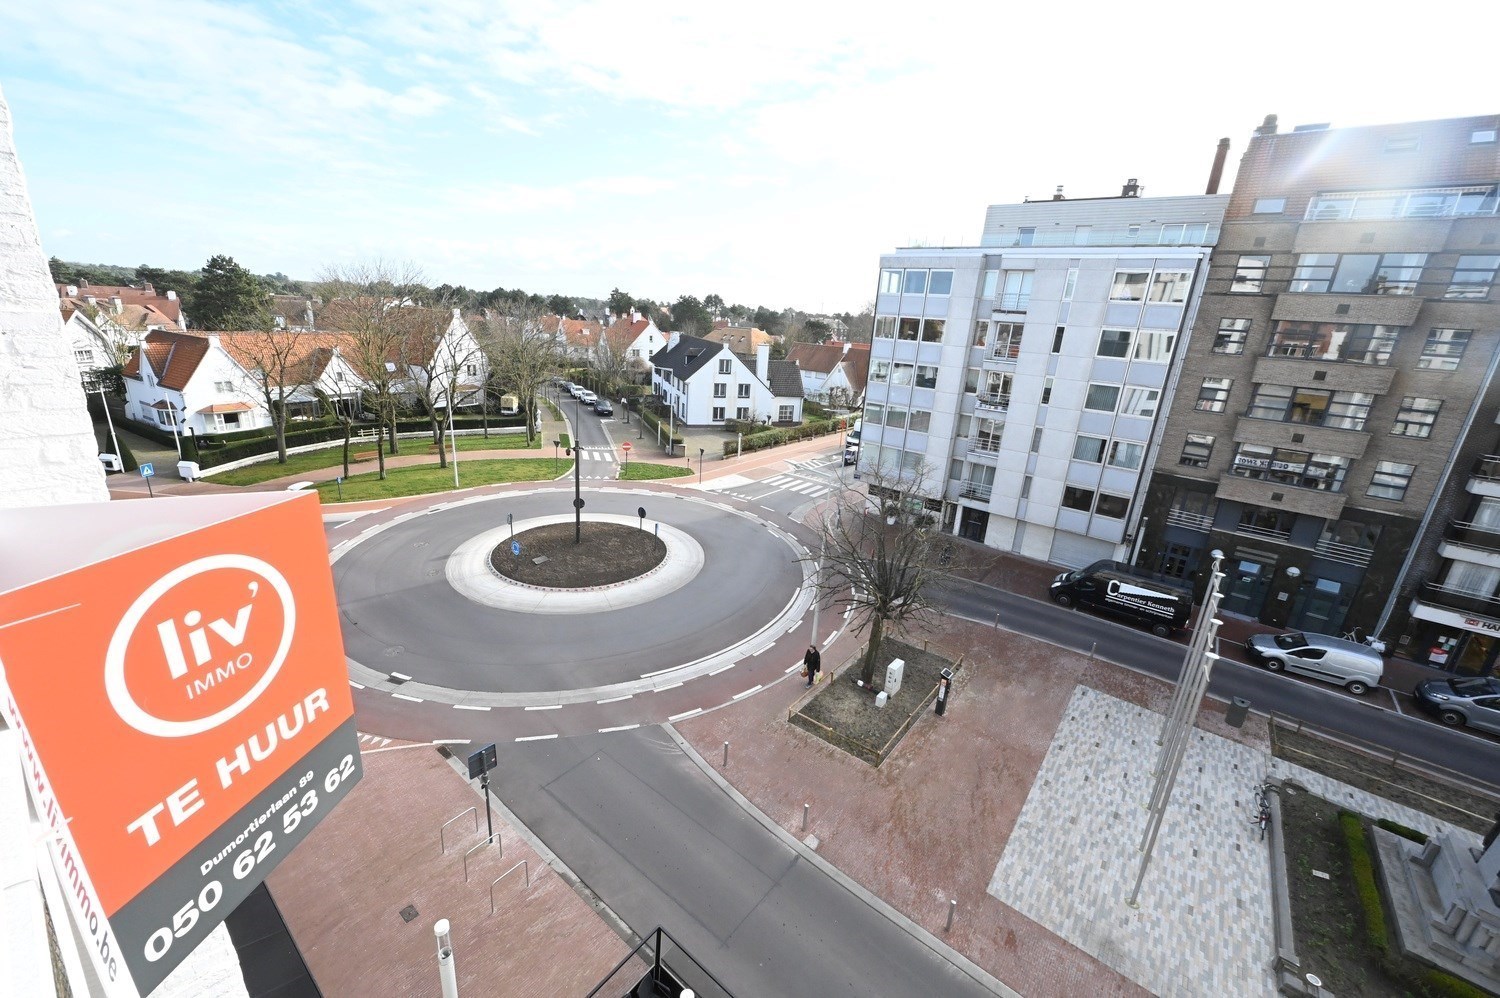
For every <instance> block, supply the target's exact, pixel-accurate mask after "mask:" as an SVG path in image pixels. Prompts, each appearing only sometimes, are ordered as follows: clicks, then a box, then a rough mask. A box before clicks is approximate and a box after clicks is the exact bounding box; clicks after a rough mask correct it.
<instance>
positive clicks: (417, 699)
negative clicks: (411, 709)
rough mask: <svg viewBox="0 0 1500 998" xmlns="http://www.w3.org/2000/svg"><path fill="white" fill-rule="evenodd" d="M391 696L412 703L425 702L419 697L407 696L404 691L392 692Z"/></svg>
mask: <svg viewBox="0 0 1500 998" xmlns="http://www.w3.org/2000/svg"><path fill="white" fill-rule="evenodd" d="M391 696H393V697H395V698H396V699H397V700H410V701H411V702H412V703H425V702H426V701H424V700H423V699H422V698H421V697H409V696H407V695H406V694H405V693H392V694H391Z"/></svg>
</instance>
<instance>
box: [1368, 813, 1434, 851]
mask: <svg viewBox="0 0 1500 998" xmlns="http://www.w3.org/2000/svg"><path fill="white" fill-rule="evenodd" d="M1375 824H1376V826H1377V827H1379V828H1384V829H1385V830H1386V831H1388V832H1391V833H1392V834H1395V835H1399V836H1401V837H1402V838H1403V839H1410V840H1411V841H1413V842H1415V843H1416V844H1417V845H1419V846H1424V845H1426V844H1427V835H1426V833H1424V832H1419V831H1417V830H1416V829H1415V828H1407V827H1406V826H1405V825H1403V824H1401V823H1400V822H1396V821H1392V820H1390V819H1389V818H1381V819H1379V820H1378V821H1376V822H1375Z"/></svg>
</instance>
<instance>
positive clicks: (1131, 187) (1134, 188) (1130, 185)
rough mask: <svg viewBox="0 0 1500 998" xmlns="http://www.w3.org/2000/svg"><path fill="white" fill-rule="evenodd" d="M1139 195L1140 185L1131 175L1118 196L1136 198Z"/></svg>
mask: <svg viewBox="0 0 1500 998" xmlns="http://www.w3.org/2000/svg"><path fill="white" fill-rule="evenodd" d="M1140 196H1141V185H1140V184H1138V183H1136V182H1135V178H1134V177H1131V178H1130V179H1129V180H1127V181H1125V186H1124V187H1122V188H1121V189H1120V197H1122V198H1138V197H1140Z"/></svg>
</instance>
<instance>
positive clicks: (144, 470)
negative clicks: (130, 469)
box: [140, 461, 156, 478]
mask: <svg viewBox="0 0 1500 998" xmlns="http://www.w3.org/2000/svg"><path fill="white" fill-rule="evenodd" d="M140 470H141V477H142V478H151V477H153V476H154V475H155V474H156V466H155V465H153V464H152V463H151V462H150V461H147V462H146V463H144V464H142V465H141V469H140Z"/></svg>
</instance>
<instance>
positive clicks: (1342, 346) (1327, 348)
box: [1266, 320, 1401, 366]
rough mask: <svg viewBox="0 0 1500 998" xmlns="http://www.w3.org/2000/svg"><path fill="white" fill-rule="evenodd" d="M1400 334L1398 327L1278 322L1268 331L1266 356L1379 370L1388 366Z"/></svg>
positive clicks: (1343, 323)
mask: <svg viewBox="0 0 1500 998" xmlns="http://www.w3.org/2000/svg"><path fill="white" fill-rule="evenodd" d="M1400 333H1401V327H1400V326H1376V325H1369V324H1359V325H1355V324H1352V323H1347V322H1294V321H1287V320H1279V321H1277V323H1276V324H1275V326H1274V327H1273V328H1272V330H1271V341H1270V343H1269V345H1268V348H1267V350H1266V353H1267V355H1268V356H1271V357H1295V358H1298V359H1300V360H1340V361H1346V362H1348V363H1351V364H1375V365H1381V366H1383V365H1385V364H1389V363H1390V360H1391V351H1393V350H1394V349H1395V348H1396V341H1397V338H1398V337H1399V336H1400Z"/></svg>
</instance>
